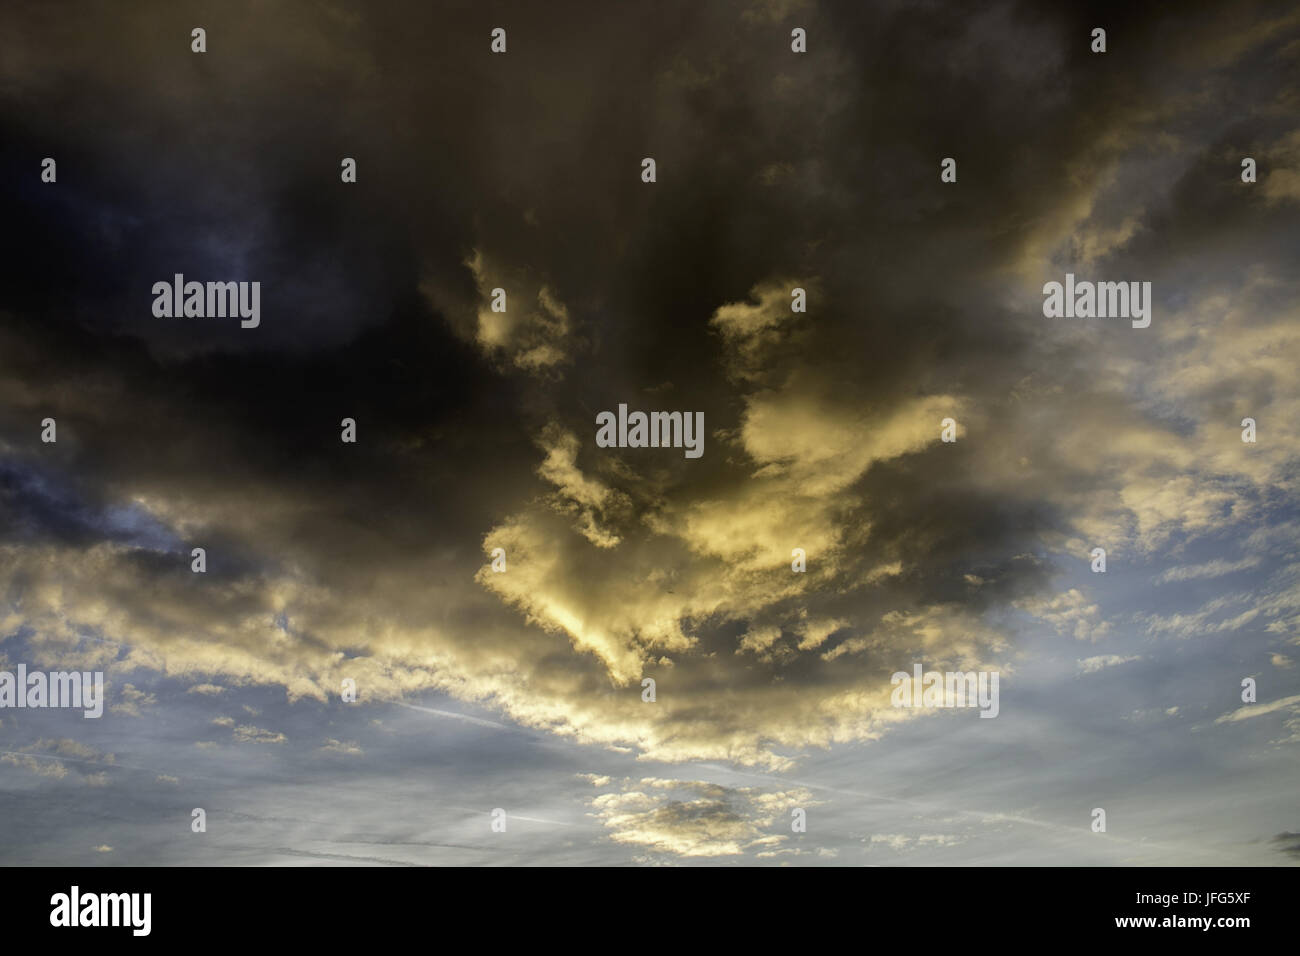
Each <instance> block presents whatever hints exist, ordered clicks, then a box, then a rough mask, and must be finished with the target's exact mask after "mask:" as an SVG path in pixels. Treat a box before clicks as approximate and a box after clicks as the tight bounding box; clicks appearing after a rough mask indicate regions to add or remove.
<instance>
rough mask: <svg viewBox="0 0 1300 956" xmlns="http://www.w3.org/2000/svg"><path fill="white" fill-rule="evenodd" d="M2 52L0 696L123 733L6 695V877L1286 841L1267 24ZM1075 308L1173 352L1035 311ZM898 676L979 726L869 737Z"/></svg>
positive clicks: (1285, 100)
mask: <svg viewBox="0 0 1300 956" xmlns="http://www.w3.org/2000/svg"><path fill="white" fill-rule="evenodd" d="M1139 7H1140V9H1139ZM195 27H202V28H203V29H205V30H206V45H207V50H206V52H204V53H195V52H193V51H192V49H191V31H192V30H193V29H194V28H195ZM495 27H501V28H504V29H505V30H506V34H507V51H506V52H505V53H504V54H494V53H492V51H491V50H490V43H491V37H490V33H491V31H492V29H493V28H495ZM1095 27H1102V28H1104V29H1105V30H1106V33H1107V37H1106V42H1107V49H1106V52H1105V53H1094V52H1092V51H1091V49H1090V45H1091V43H1092V40H1091V32H1092V30H1093V28H1095ZM795 28H802V29H804V30H805V31H806V35H807V52H806V53H795V52H793V51H792V49H791V31H792V30H793V29H795ZM0 38H2V39H0V171H2V172H3V178H4V183H5V188H4V189H3V190H2V191H0V213H2V215H3V221H4V223H5V227H4V229H3V230H0V243H2V244H3V254H2V255H0V669H5V670H9V671H13V670H15V669H16V668H17V666H18V665H19V664H25V665H26V666H27V667H28V668H29V669H32V670H38V669H39V670H47V671H49V670H67V669H78V670H88V671H96V670H98V671H103V673H104V675H105V680H106V683H107V695H108V701H107V707H106V709H105V713H104V715H103V717H102V718H100V719H98V720H94V719H84V718H83V717H82V716H81V713H80V711H71V710H55V709H46V710H26V709H24V710H13V709H6V710H3V711H0V862H3V863H8V864H33V863H44V864H78V865H94V864H107V865H112V864H168V865H187V864H241V865H257V864H293V865H301V864H313V863H315V864H324V865H330V864H372V863H379V864H395V865H430V864H432V865H446V864H456V865H511V864H528V865H534V864H538V865H553V864H562V865H615V866H618V865H664V864H669V865H672V864H687V865H701V864H703V865H737V864H759V865H766V864H770V865H780V864H789V865H850V866H858V865H911V864H926V865H934V864H953V865H967V864H979V865H1002V864H1049V865H1057V864H1091V865H1134V864H1192V865H1197V864H1269V865H1277V864H1287V863H1296V862H1300V806H1298V805H1297V800H1296V792H1297V785H1298V784H1300V666H1297V662H1298V661H1300V646H1297V645H1298V644H1300V507H1298V506H1297V491H1298V490H1300V467H1298V465H1300V436H1298V435H1297V423H1300V390H1298V388H1297V383H1296V368H1297V363H1298V362H1300V268H1298V266H1300V10H1297V9H1296V8H1295V6H1294V4H1276V5H1269V4H1263V3H1250V2H1238V3H1232V4H1227V3H1224V4H1220V5H1204V4H1196V3H1179V4H1150V5H1131V4H1117V5H1115V6H1114V7H1113V8H1107V7H1106V6H1105V5H1096V4H1092V5H1088V9H1087V10H1086V11H1084V10H1080V11H1078V12H1070V11H1069V10H1068V9H1067V8H1066V7H1064V6H1063V5H1059V4H1051V5H1046V4H1038V3H990V4H981V5H979V6H978V7H977V6H973V5H970V4H964V3H956V2H954V3H940V2H912V0H909V2H903V0H896V2H879V3H870V4H868V3H857V2H854V3H847V2H846V3H817V2H813V0H807V2H801V0H762V2H755V0H743V2H742V0H735V2H731V0H710V2H708V3H698V2H685V0H682V2H672V3H655V4H650V3H637V4H632V3H627V4H622V3H620V4H608V3H581V4H577V3H563V4H561V3H546V4H540V3H528V2H515V3H505V2H496V3H492V4H489V5H484V4H479V3H469V2H463V3H460V2H458V3H445V2H440V3H423V2H420V3H416V2H409V3H381V4H367V5H362V4H351V3H342V2H327V0H321V2H307V0H297V2H286V3H276V4H268V3H260V2H251V0H236V2H223V3H219V4H218V3H171V2H167V3H163V2H140V3H131V4H119V3H108V2H103V3H94V2H84V3H78V4H69V5H54V6H52V5H50V4H46V3H38V2H15V3H6V4H4V5H3V8H0ZM46 157H50V158H53V159H55V160H56V163H57V178H56V181H55V182H52V183H51V182H43V181H42V177H41V164H42V160H43V159H45V158H46ZM344 157H350V158H353V159H355V161H356V166H357V177H356V179H357V181H356V182H355V183H344V182H342V181H341V175H340V164H341V162H342V160H343V158H344ZM647 157H649V158H653V159H654V160H655V163H656V181H655V182H653V183H647V182H644V181H643V180H642V160H643V159H645V158H647ZM945 157H951V158H954V159H956V161H957V181H956V182H955V183H946V182H942V181H941V179H940V162H941V160H943V159H944V158H945ZM1246 157H1250V158H1253V159H1254V160H1255V162H1256V165H1257V179H1256V181H1255V182H1254V183H1244V182H1243V181H1242V167H1241V162H1242V159H1243V158H1246ZM176 273H181V274H183V275H184V276H185V277H186V278H187V279H191V280H198V281H208V280H212V281H254V280H255V281H258V282H260V283H261V286H260V288H261V323H260V325H259V326H258V327H257V328H256V329H244V328H241V327H240V323H239V321H238V320H237V319H228V318H195V317H191V318H160V317H156V316H155V315H154V313H153V310H152V305H153V298H154V297H153V295H152V292H151V289H152V286H153V284H154V283H155V282H158V281H166V282H170V281H171V280H172V277H173V275H175V274H176ZM1067 273H1073V274H1075V275H1076V276H1078V277H1079V278H1080V279H1090V280H1096V281H1125V282H1128V281H1135V282H1150V283H1151V287H1152V299H1153V308H1152V321H1151V325H1150V327H1149V328H1146V329H1134V328H1132V327H1131V325H1130V323H1129V322H1128V321H1127V320H1124V319H1064V318H1046V317H1044V314H1043V285H1044V283H1046V282H1049V281H1063V280H1064V276H1065V275H1066V274H1067ZM796 287H798V288H803V289H805V290H806V292H807V311H806V312H803V313H796V312H793V311H792V309H791V293H790V290H791V289H793V288H796ZM496 288H501V289H504V290H505V291H506V296H507V309H506V311H505V312H504V313H500V312H494V311H492V307H491V303H492V290H493V289H496ZM619 404H626V405H628V406H629V408H631V409H642V410H647V411H649V410H665V411H667V410H677V411H690V412H696V411H699V412H703V414H704V422H705V433H706V434H705V438H704V453H703V455H702V457H700V458H697V459H690V458H687V457H686V456H685V455H684V454H683V452H682V451H681V450H680V449H665V448H602V447H598V446H597V444H596V441H595V435H596V428H595V419H596V415H597V414H599V413H600V412H602V411H605V410H614V409H617V407H618V406H619ZM1247 417H1250V418H1253V419H1254V420H1255V421H1256V423H1257V441H1256V442H1254V443H1246V442H1243V441H1242V424H1241V423H1242V419H1243V418H1247ZM46 418H53V419H55V421H56V423H57V441H56V442H53V443H49V442H43V441H42V425H41V423H42V420H44V419H46ZM344 418H353V419H354V420H355V422H356V423H357V441H356V442H355V443H344V442H343V441H341V438H340V433H341V427H340V423H341V421H342V419H344ZM945 418H952V419H954V420H955V421H956V423H957V440H956V441H955V442H951V443H948V442H943V441H941V440H940V422H941V421H942V420H943V419H945ZM196 547H202V548H204V549H205V551H206V555H207V570H206V572H205V573H203V574H198V573H194V572H193V571H192V570H191V551H192V549H193V548H196ZM1097 547H1101V548H1104V549H1105V551H1106V561H1107V564H1106V571H1105V573H1104V574H1103V573H1094V572H1093V571H1092V569H1091V563H1092V559H1091V557H1090V554H1091V552H1092V549H1094V548H1097ZM496 548H501V549H504V552H505V557H506V570H505V571H504V572H498V571H494V570H493V569H492V567H491V558H490V555H491V553H492V552H493V550H494V549H496ZM795 548H802V549H804V551H805V552H806V555H807V570H806V572H804V573H796V572H794V571H793V570H792V568H791V561H792V551H793V549H795ZM917 663H919V664H922V665H923V666H924V667H925V668H926V669H936V670H940V671H948V670H962V671H970V670H978V671H996V672H998V674H999V675H1000V708H999V713H998V716H997V718H996V719H980V718H979V717H978V713H977V711H975V710H971V709H953V710H936V709H929V710H926V709H914V708H899V707H894V706H892V705H891V690H892V688H891V685H890V676H891V674H893V673H894V672H896V671H900V670H902V671H911V670H912V667H913V665H914V664H917ZM645 678H652V679H653V680H654V681H655V690H656V693H655V700H654V701H653V702H647V701H644V700H643V699H642V681H643V679H645ZM1245 678H1252V679H1253V680H1254V681H1255V682H1256V685H1257V695H1258V696H1257V700H1256V702H1255V703H1244V702H1243V700H1242V693H1243V691H1242V682H1243V680H1244V679H1245ZM345 680H352V681H355V682H356V687H357V696H358V700H357V701H355V702H345V701H343V700H342V699H341V688H342V686H343V682H344V681H345ZM194 808H203V809H204V810H205V812H206V818H207V831H206V832H205V833H194V832H192V830H191V811H192V810H193V809H194ZM496 808H501V809H504V810H505V811H506V820H507V826H506V830H505V832H494V831H493V829H492V819H493V818H492V811H493V810H494V809H496ZM1094 808H1102V809H1104V810H1105V812H1106V832H1104V833H1099V832H1094V831H1093V827H1092V823H1093V816H1092V811H1093V810H1094ZM795 810H802V811H804V814H805V815H806V820H807V827H806V832H794V830H793V828H792V819H793V818H794V814H793V811H795Z"/></svg>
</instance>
